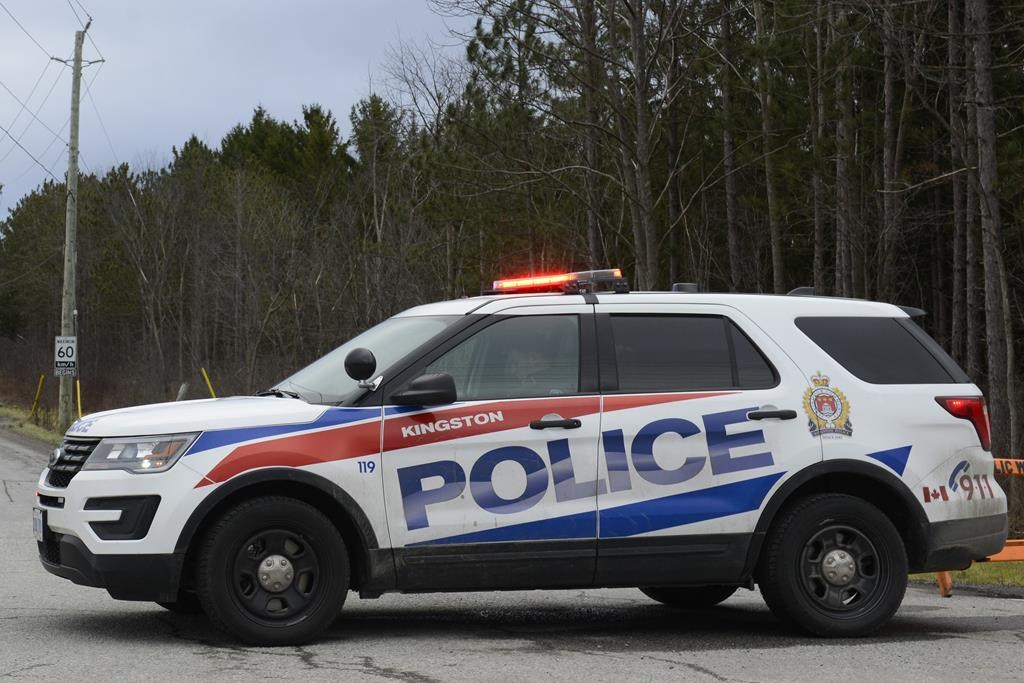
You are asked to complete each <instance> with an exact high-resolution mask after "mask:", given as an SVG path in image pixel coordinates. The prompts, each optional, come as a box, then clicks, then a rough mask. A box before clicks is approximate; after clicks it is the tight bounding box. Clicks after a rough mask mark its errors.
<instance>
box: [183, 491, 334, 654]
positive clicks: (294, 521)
mask: <svg viewBox="0 0 1024 683" xmlns="http://www.w3.org/2000/svg"><path fill="white" fill-rule="evenodd" d="M196 587H197V589H198V593H199V599H200V602H202V605H203V608H204V610H205V611H206V613H207V614H208V615H209V617H210V619H211V621H213V623H214V624H215V625H217V626H218V627H220V628H221V629H222V630H224V631H226V632H227V633H229V634H230V635H232V636H234V637H235V638H238V639H239V640H241V641H243V642H246V643H250V644H253V645H299V644H302V643H305V642H308V641H309V640H311V639H313V638H315V637H316V636H317V635H318V634H319V633H320V632H321V631H323V630H324V629H325V628H327V626H329V625H330V624H331V622H332V621H334V619H335V618H336V617H337V616H338V612H340V611H341V607H342V605H343V604H344V602H345V596H346V594H347V592H348V587H349V562H348V553H347V551H346V549H345V543H344V541H343V540H342V538H341V534H339V533H338V530H337V528H336V527H335V526H334V524H332V523H331V521H330V520H329V519H328V518H327V517H326V516H325V515H324V514H323V513H322V512H320V511H319V510H317V509H316V508H314V507H313V506H311V505H308V504H306V503H303V502H302V501H300V500H296V499H294V498H284V497H279V496H268V497H264V498H254V499H252V500H248V501H245V502H243V503H241V504H239V505H238V506H236V507H234V508H232V509H230V510H228V511H227V512H226V513H225V514H224V515H223V516H222V517H221V518H220V519H219V520H217V522H215V523H214V525H213V527H212V528H211V529H210V531H209V532H208V533H207V534H206V537H205V539H204V541H203V545H202V547H201V548H200V555H199V562H198V565H197V568H196Z"/></svg>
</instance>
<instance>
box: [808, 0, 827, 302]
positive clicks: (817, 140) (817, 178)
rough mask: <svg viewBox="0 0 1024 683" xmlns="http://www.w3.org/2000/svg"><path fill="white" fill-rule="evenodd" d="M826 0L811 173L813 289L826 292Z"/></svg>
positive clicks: (818, 47)
mask: <svg viewBox="0 0 1024 683" xmlns="http://www.w3.org/2000/svg"><path fill="white" fill-rule="evenodd" d="M822 2H823V0H817V14H816V19H815V24H814V58H815V59H814V65H815V69H814V81H813V84H809V86H810V87H809V89H810V93H809V94H810V98H811V103H812V104H811V147H812V149H813V151H814V171H813V173H812V175H811V190H812V192H813V196H814V199H813V201H814V207H813V210H814V291H815V292H816V293H817V294H819V295H825V294H827V292H826V291H825V206H824V204H825V200H824V196H823V194H824V193H823V189H822V183H823V181H822V177H821V176H822V167H823V165H824V159H823V158H822V153H821V152H822V150H821V144H822V139H823V138H824V136H825V89H824V88H823V87H822V84H823V83H824V81H825V78H824V59H823V53H824V46H823V45H822V42H823V41H822V31H823V30H824V28H825V21H824V9H823V4H822Z"/></svg>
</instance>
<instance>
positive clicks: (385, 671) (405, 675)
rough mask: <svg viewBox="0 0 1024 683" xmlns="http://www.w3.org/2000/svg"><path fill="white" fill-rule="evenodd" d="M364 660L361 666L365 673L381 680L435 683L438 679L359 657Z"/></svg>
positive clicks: (370, 658) (369, 658) (371, 658)
mask: <svg viewBox="0 0 1024 683" xmlns="http://www.w3.org/2000/svg"><path fill="white" fill-rule="evenodd" d="M359 659H360V660H362V662H361V664H360V666H361V667H362V670H363V672H364V673H368V674H371V675H373V676H379V677H381V678H388V679H391V680H395V681H406V682H407V683H434V682H435V681H437V680H438V679H436V678H431V677H430V676H427V675H425V674H421V673H419V672H417V671H403V670H402V669H395V668H392V667H390V666H379V665H377V663H376V662H375V661H374V659H373V657H359Z"/></svg>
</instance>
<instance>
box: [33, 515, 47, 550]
mask: <svg viewBox="0 0 1024 683" xmlns="http://www.w3.org/2000/svg"><path fill="white" fill-rule="evenodd" d="M45 530H46V512H44V511H43V510H40V509H39V508H32V534H33V535H34V536H35V537H36V540H37V541H39V542H40V543H42V542H43V538H44V533H45Z"/></svg>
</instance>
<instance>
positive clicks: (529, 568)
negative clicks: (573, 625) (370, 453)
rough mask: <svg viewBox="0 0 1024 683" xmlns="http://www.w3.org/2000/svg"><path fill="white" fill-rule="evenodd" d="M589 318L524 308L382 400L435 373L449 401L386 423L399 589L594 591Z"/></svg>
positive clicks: (498, 319)
mask: <svg viewBox="0 0 1024 683" xmlns="http://www.w3.org/2000/svg"><path fill="white" fill-rule="evenodd" d="M592 310H593V307H592V306H590V305H584V304H569V305H556V306H532V307H521V308H516V309H511V310H506V311H504V312H502V314H500V315H494V316H490V317H489V318H488V319H486V320H485V321H484V322H483V324H481V325H479V326H476V327H474V328H472V329H471V330H468V331H466V332H465V333H463V334H462V335H461V336H460V337H459V338H458V339H456V340H454V341H453V342H452V343H450V344H448V345H446V348H443V349H439V350H438V351H437V352H435V353H433V354H431V355H430V356H428V357H427V358H425V359H424V360H423V362H422V363H420V364H419V365H418V367H417V368H414V369H413V370H412V371H411V372H407V373H404V375H403V377H402V378H400V379H398V380H396V382H395V384H394V386H393V387H388V388H387V389H386V390H385V397H387V396H389V395H390V394H391V393H394V392H395V391H398V390H400V389H401V388H402V386H403V385H404V384H407V383H408V381H409V380H410V379H412V377H414V376H418V375H419V374H424V373H428V374H429V373H439V372H446V373H448V374H450V375H452V377H453V378H454V380H455V385H456V389H457V392H458V399H459V400H458V402H456V403H454V404H452V405H447V406H436V407H428V408H422V409H418V408H414V409H403V410H405V411H406V412H404V413H403V414H401V415H398V416H396V417H392V418H389V419H388V420H386V422H385V427H384V436H383V456H382V461H383V468H384V482H385V503H386V506H387V515H388V526H389V531H390V535H391V542H392V545H393V547H394V553H395V560H396V568H397V572H398V584H399V587H400V588H401V589H405V590H417V589H420V590H438V589H468V588H518V587H553V586H566V585H584V584H589V583H590V581H591V580H592V579H593V573H594V563H595V556H596V541H595V539H596V527H597V521H596V510H597V497H596V496H597V481H596V479H597V477H596V473H597V453H598V445H597V444H598V434H599V429H600V396H599V395H598V392H597V373H596V363H597V354H596V349H595V341H594V320H593V315H592ZM386 400H387V398H385V401H386Z"/></svg>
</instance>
